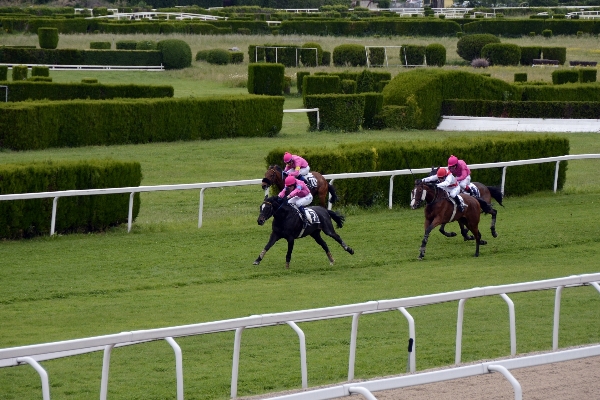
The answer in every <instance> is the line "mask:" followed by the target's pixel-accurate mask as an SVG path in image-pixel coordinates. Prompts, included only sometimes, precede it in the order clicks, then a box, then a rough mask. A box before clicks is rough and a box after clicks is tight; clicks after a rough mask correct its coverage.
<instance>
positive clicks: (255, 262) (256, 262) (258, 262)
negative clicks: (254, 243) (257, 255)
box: [252, 261, 260, 265]
mask: <svg viewBox="0 0 600 400" xmlns="http://www.w3.org/2000/svg"><path fill="white" fill-rule="evenodd" d="M258 264H260V261H254V262H253V263H252V265H258Z"/></svg>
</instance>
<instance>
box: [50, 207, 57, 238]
mask: <svg viewBox="0 0 600 400" xmlns="http://www.w3.org/2000/svg"><path fill="white" fill-rule="evenodd" d="M57 206H58V197H55V198H54V200H52V221H51V222H50V236H53V235H54V231H55V229H56V207H57Z"/></svg>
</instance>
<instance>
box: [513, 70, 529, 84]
mask: <svg viewBox="0 0 600 400" xmlns="http://www.w3.org/2000/svg"><path fill="white" fill-rule="evenodd" d="M515 82H527V72H517V73H515Z"/></svg>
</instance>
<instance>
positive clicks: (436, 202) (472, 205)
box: [410, 179, 491, 260]
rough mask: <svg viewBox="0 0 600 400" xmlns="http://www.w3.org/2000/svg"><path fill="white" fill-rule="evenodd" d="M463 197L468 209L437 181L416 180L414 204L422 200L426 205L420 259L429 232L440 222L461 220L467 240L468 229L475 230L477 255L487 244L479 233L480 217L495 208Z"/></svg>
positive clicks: (411, 202)
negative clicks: (456, 204) (434, 182)
mask: <svg viewBox="0 0 600 400" xmlns="http://www.w3.org/2000/svg"><path fill="white" fill-rule="evenodd" d="M463 200H464V201H465V204H466V205H467V209H466V210H464V211H460V209H459V208H458V207H456V206H455V205H454V203H452V202H451V200H450V199H449V197H448V193H446V191H445V190H443V189H440V188H438V187H437V186H436V185H435V184H432V183H424V182H423V181H422V180H420V179H417V180H416V181H415V187H414V189H413V190H412V192H411V201H410V207H411V208H412V209H413V210H415V209H417V208H419V206H421V203H422V202H425V203H426V206H425V236H423V241H422V242H421V248H420V249H419V260H422V259H423V257H425V247H426V246H427V241H428V240H429V234H430V233H431V231H432V230H433V229H434V228H435V227H436V226H438V225H441V224H447V223H450V222H453V221H457V222H458V224H459V225H460V231H461V233H462V234H463V237H464V238H465V240H469V237H468V235H467V234H468V232H469V231H471V233H473V236H474V238H475V257H478V256H479V245H484V244H486V243H487V242H486V241H484V240H481V233H480V232H479V219H480V217H481V210H482V207H484V211H485V210H489V208H490V207H491V206H490V205H489V204H487V203H486V202H485V201H483V200H477V199H476V198H475V197H471V196H463Z"/></svg>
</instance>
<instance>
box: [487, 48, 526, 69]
mask: <svg viewBox="0 0 600 400" xmlns="http://www.w3.org/2000/svg"><path fill="white" fill-rule="evenodd" d="M481 58H485V59H487V60H488V61H489V62H490V65H519V61H520V60H521V48H520V47H519V46H517V45H516V44H512V43H489V44H486V45H485V46H483V48H482V49H481Z"/></svg>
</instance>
